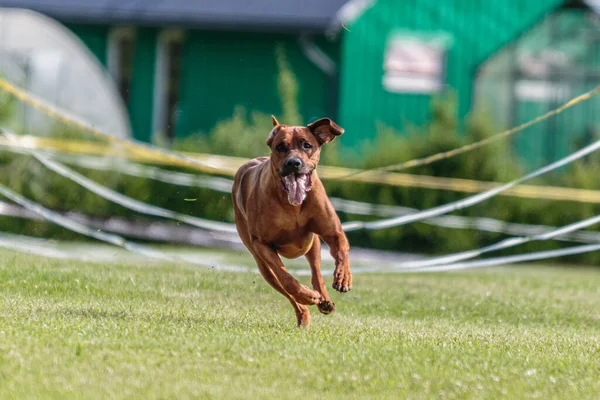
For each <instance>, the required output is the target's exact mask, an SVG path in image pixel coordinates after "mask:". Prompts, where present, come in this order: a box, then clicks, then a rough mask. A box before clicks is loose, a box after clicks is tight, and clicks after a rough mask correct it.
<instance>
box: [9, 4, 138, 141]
mask: <svg viewBox="0 0 600 400" xmlns="http://www.w3.org/2000/svg"><path fill="white" fill-rule="evenodd" d="M0 74H2V75H3V76H5V77H6V78H7V79H8V80H10V81H13V82H15V83H17V84H18V85H19V86H21V87H24V88H25V89H27V90H29V91H31V92H32V93H34V94H36V95H38V96H40V97H41V98H43V99H45V100H47V101H49V102H51V103H54V104H55V105H57V106H59V107H60V108H62V109H65V110H68V111H69V112H71V113H73V114H74V115H76V116H78V117H80V118H82V119H84V120H86V121H88V122H90V123H92V124H94V125H95V126H97V127H98V128H101V129H102V130H105V131H107V132H111V133H113V134H114V135H115V136H118V137H122V138H125V137H130V136H131V130H130V125H129V119H128V115H127V111H126V109H125V106H124V104H123V101H122V99H121V97H120V95H119V93H118V91H117V88H116V86H115V84H114V82H113V79H112V78H111V77H110V75H109V74H108V72H107V71H106V70H105V69H104V68H103V67H102V66H101V65H100V63H99V62H98V60H97V59H96V57H95V56H94V55H93V54H92V53H91V52H90V51H89V49H88V48H87V47H86V46H85V44H84V43H83V42H81V41H80V40H79V38H78V37H77V36H76V35H75V34H73V33H72V32H71V31H70V30H68V29H67V28H66V27H64V26H63V25H61V24H60V23H59V22H57V21H55V20H53V19H51V18H48V17H46V16H44V15H42V14H39V13H36V12H33V11H29V10H22V9H12V8H0ZM15 112H16V113H17V115H16V116H15V117H16V122H17V123H19V127H20V128H21V129H22V130H24V131H25V132H26V133H30V134H47V133H48V132H49V131H50V130H51V129H52V128H53V124H52V120H50V119H49V118H48V117H46V116H44V115H43V114H41V113H40V112H36V111H34V110H32V109H31V108H29V107H25V106H23V105H19V106H18V107H16V110H15Z"/></svg>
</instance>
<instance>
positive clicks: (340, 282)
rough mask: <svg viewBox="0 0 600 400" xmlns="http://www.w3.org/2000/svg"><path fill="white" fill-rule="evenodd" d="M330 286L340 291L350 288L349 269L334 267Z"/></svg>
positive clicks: (347, 290)
mask: <svg viewBox="0 0 600 400" xmlns="http://www.w3.org/2000/svg"><path fill="white" fill-rule="evenodd" d="M332 287H333V288H334V289H335V290H337V291H338V292H342V293H345V292H349V291H350V290H352V273H351V272H350V269H344V270H342V269H339V268H338V269H336V270H335V272H334V273H333V285H332Z"/></svg>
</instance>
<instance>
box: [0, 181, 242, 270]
mask: <svg viewBox="0 0 600 400" xmlns="http://www.w3.org/2000/svg"><path fill="white" fill-rule="evenodd" d="M0 195H2V196H4V197H6V198H8V199H10V200H12V201H14V202H15V203H17V204H19V205H20V206H21V207H24V208H25V209H27V210H29V211H33V212H35V213H37V214H39V215H41V216H42V217H44V218H45V219H47V220H48V221H50V222H52V223H54V224H57V225H60V226H62V227H63V228H66V229H68V230H70V231H73V232H77V233H80V234H82V235H85V236H89V237H92V238H94V239H98V240H100V241H102V242H106V243H110V244H112V245H115V246H119V247H122V248H124V249H126V250H129V251H131V252H134V253H138V254H142V255H144V256H146V257H151V258H155V259H159V260H163V261H169V262H187V263H190V264H194V265H199V266H202V267H206V268H214V266H211V265H207V264H205V263H204V262H201V261H198V260H196V259H193V258H190V257H186V256H182V255H169V254H166V253H163V252H161V251H157V250H154V249H152V248H150V247H146V246H142V245H139V244H136V243H132V242H129V241H127V240H125V239H124V238H122V237H121V236H118V235H114V234H110V233H104V232H101V231H98V230H94V229H90V228H89V227H87V226H85V225H83V224H80V223H78V222H75V221H73V220H71V219H69V218H67V217H63V216H62V215H60V214H57V213H55V212H53V211H51V210H48V209H47V208H45V207H43V206H41V205H40V204H37V203H34V202H32V201H30V200H28V199H26V198H25V197H23V196H21V195H20V194H18V193H16V192H14V191H13V190H11V189H9V188H7V187H6V186H4V185H2V184H0ZM221 269H223V270H227V271H230V270H243V271H247V268H241V269H240V268H239V267H229V266H223V267H222V268H221Z"/></svg>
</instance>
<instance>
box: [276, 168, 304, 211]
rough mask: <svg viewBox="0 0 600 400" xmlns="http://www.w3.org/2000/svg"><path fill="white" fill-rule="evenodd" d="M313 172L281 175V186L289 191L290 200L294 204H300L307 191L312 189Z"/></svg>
mask: <svg viewBox="0 0 600 400" xmlns="http://www.w3.org/2000/svg"><path fill="white" fill-rule="evenodd" d="M311 175H312V174H311V173H310V172H309V173H308V174H295V173H292V174H289V175H286V176H282V177H281V188H282V189H283V190H284V191H286V192H287V197H288V201H289V202H290V204H291V205H293V206H299V205H301V204H302V202H303V201H304V199H305V198H306V193H307V192H310V190H311V189H312V178H311Z"/></svg>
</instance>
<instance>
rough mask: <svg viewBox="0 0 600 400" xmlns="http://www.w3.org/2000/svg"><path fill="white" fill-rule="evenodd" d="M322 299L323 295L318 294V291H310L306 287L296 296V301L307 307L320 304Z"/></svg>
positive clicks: (302, 287)
mask: <svg viewBox="0 0 600 400" xmlns="http://www.w3.org/2000/svg"><path fill="white" fill-rule="evenodd" d="M322 299H323V298H322V297H321V293H319V292H317V291H316V290H312V289H309V288H308V287H307V286H304V285H302V286H301V288H300V291H299V292H298V293H297V294H296V295H295V296H294V300H296V301H297V302H298V303H300V304H304V305H307V306H312V305H313V304H319V303H320V302H321V300H322Z"/></svg>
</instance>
